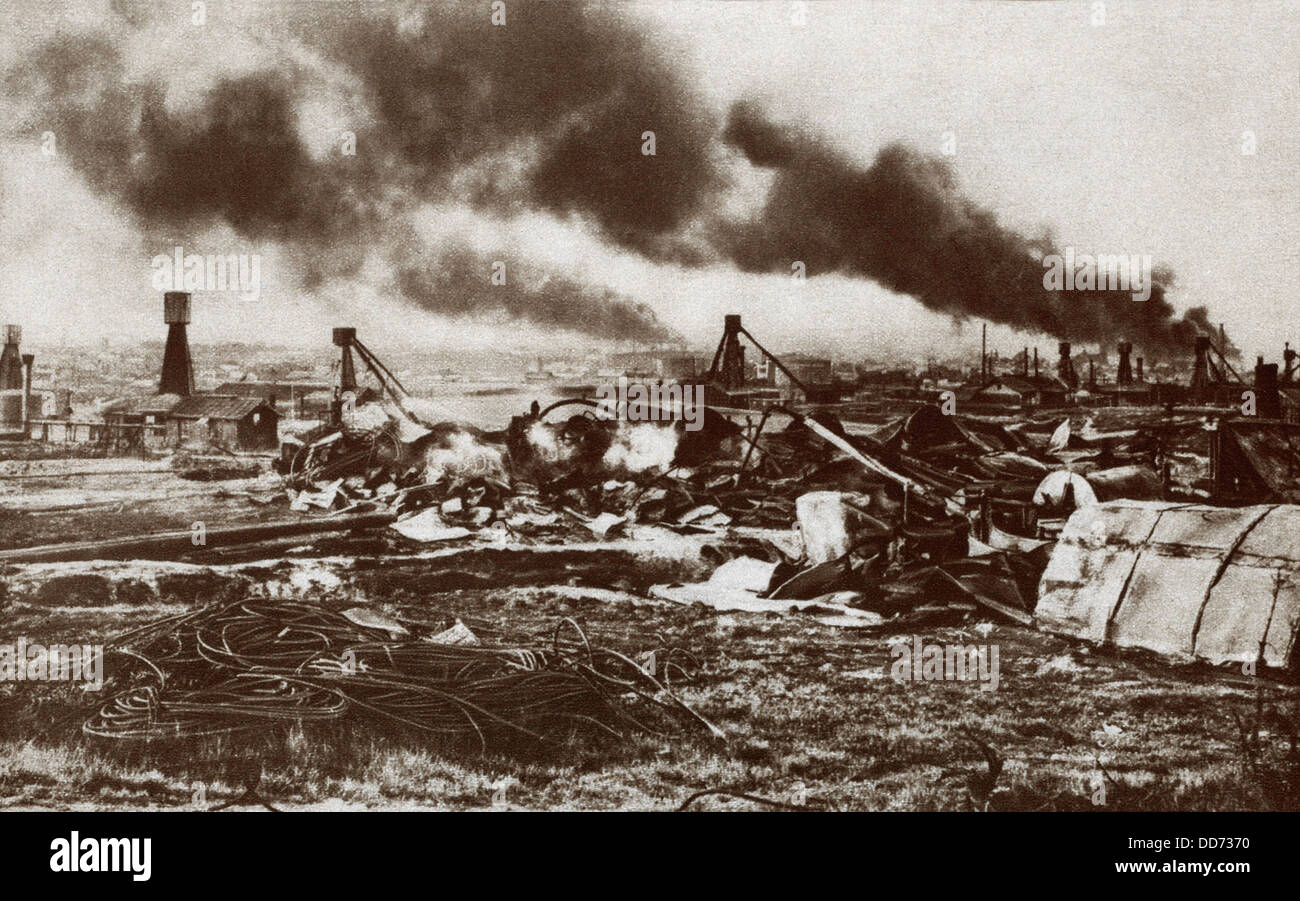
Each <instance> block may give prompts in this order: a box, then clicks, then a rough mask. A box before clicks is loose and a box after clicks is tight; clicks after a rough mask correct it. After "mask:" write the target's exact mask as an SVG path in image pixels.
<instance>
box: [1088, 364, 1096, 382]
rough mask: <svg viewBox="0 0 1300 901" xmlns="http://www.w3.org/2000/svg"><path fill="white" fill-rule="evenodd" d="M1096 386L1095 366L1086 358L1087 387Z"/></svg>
mask: <svg viewBox="0 0 1300 901" xmlns="http://www.w3.org/2000/svg"><path fill="white" fill-rule="evenodd" d="M1096 387H1097V367H1096V366H1095V365H1094V363H1093V361H1092V360H1091V359H1089V360H1088V388H1089V389H1094V390H1095V389H1096Z"/></svg>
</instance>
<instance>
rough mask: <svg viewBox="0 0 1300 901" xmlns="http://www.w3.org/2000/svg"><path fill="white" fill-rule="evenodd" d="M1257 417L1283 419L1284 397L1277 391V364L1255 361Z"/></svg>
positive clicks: (1261, 360)
mask: <svg viewBox="0 0 1300 901" xmlns="http://www.w3.org/2000/svg"><path fill="white" fill-rule="evenodd" d="M1255 415H1256V416H1258V417H1260V418H1261V419H1281V418H1282V395H1281V394H1280V393H1279V392H1278V390H1277V364H1276V363H1265V362H1264V358H1263V357H1259V358H1257V359H1256V361H1255Z"/></svg>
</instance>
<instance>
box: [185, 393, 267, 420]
mask: <svg viewBox="0 0 1300 901" xmlns="http://www.w3.org/2000/svg"><path fill="white" fill-rule="evenodd" d="M264 406H265V404H264V403H263V402H262V399H261V398H260V397H232V396H230V395H225V394H191V395H190V396H189V397H187V398H185V399H184V400H183V401H181V402H180V403H179V404H177V405H176V406H175V407H174V408H173V409H172V411H171V415H172V416H173V417H177V418H180V419H203V418H205V417H206V418H207V419H243V418H244V417H245V416H247V415H248V414H249V413H252V412H253V411H254V410H256V409H258V408H259V407H264ZM267 409H268V412H269V411H270V410H269V408H267Z"/></svg>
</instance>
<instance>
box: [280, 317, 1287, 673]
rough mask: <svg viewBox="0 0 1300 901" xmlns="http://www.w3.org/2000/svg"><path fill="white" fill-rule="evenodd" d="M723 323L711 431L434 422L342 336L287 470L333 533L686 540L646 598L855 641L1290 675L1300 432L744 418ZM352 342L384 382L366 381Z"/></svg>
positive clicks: (1275, 423)
mask: <svg viewBox="0 0 1300 901" xmlns="http://www.w3.org/2000/svg"><path fill="white" fill-rule="evenodd" d="M728 319H729V322H728V334H727V335H724V339H723V344H722V345H720V347H719V351H718V354H717V355H715V358H714V365H713V367H712V369H711V370H710V373H709V376H708V378H707V379H706V385H705V386H703V387H704V390H706V391H708V392H709V394H708V395H707V396H708V397H710V398H711V400H713V401H714V404H715V405H709V406H707V407H706V410H705V415H704V417H703V420H702V422H701V424H700V425H701V427H699V428H698V429H687V428H684V423H683V421H682V420H681V418H680V417H679V416H674V415H673V414H672V411H661V410H658V409H655V408H653V407H650V408H648V409H647V410H642V411H640V415H639V416H636V417H633V418H629V417H628V416H627V415H625V414H626V413H627V411H626V409H622V410H620V409H613V410H611V408H610V407H609V405H608V404H606V403H598V402H596V401H594V400H592V399H590V398H569V399H565V400H561V401H557V402H555V403H553V404H551V405H549V406H547V407H545V408H542V407H540V406H539V405H538V404H537V403H536V402H534V403H533V405H532V407H531V409H530V410H528V411H527V412H525V413H522V414H520V415H516V416H514V417H513V418H512V419H511V421H510V423H509V424H508V426H507V427H506V428H505V429H504V430H501V431H487V430H483V429H480V428H476V427H474V426H471V425H467V424H464V423H459V422H453V421H444V420H437V419H436V418H435V417H430V416H428V415H427V410H426V409H424V408H423V407H422V405H421V403H420V402H418V401H415V400H413V399H412V398H411V397H410V395H409V394H408V393H407V392H406V391H405V389H404V388H403V387H402V386H401V383H400V382H399V381H398V380H397V379H396V377H394V376H393V375H392V373H391V372H389V371H388V369H387V368H386V367H385V366H384V365H383V364H382V362H380V361H379V360H378V358H377V357H375V356H374V354H373V353H371V352H370V351H369V350H367V349H366V348H365V346H364V345H363V344H361V343H360V341H358V340H357V339H356V335H355V332H354V331H352V330H336V333H335V343H336V344H338V346H339V347H340V348H341V351H342V361H341V366H340V371H341V379H340V385H339V392H338V397H339V401H338V403H337V406H336V416H335V418H334V420H333V421H332V422H330V423H327V424H325V425H323V426H321V427H320V428H319V429H317V430H316V431H315V432H314V433H311V434H308V435H305V436H303V438H302V440H301V441H291V442H290V443H288V444H286V447H285V452H284V454H283V455H282V458H281V460H280V462H279V464H278V466H279V469H280V470H281V471H282V473H283V474H284V476H285V478H286V480H287V484H288V486H289V488H290V494H291V496H292V497H293V506H294V508H295V509H297V510H302V511H305V510H309V509H311V508H313V507H315V508H317V509H319V510H321V511H322V513H324V514H326V515H327V516H328V518H330V519H334V520H337V521H338V522H339V525H340V527H342V526H344V525H346V523H347V521H348V517H350V516H356V517H362V516H374V515H376V514H381V515H386V518H385V519H384V520H383V522H384V523H385V524H387V526H388V528H387V530H386V534H387V536H388V537H387V538H386V540H387V541H389V542H396V543H401V542H414V543H417V544H418V543H428V542H442V543H446V542H450V543H453V544H454V543H462V544H471V545H472V544H474V543H479V542H488V543H493V544H497V545H501V544H511V543H516V544H523V545H554V544H566V543H582V542H592V541H596V542H619V541H631V542H634V543H648V544H646V546H647V547H649V546H653V543H655V542H657V541H663V540H671V539H675V538H682V537H688V538H695V539H697V540H700V542H701V543H700V548H701V553H702V554H703V555H705V556H706V557H707V558H708V559H709V562H710V566H711V567H712V569H711V572H710V573H709V575H708V578H707V579H706V580H704V581H697V582H692V583H664V584H654V585H649V586H643V587H644V588H645V590H646V591H647V592H648V593H649V594H650V595H652V596H654V597H657V598H661V599H665V600H671V601H678V602H682V603H689V604H695V603H698V604H704V605H707V606H710V607H714V608H717V609H724V610H726V609H734V610H756V611H787V610H800V611H803V612H805V613H812V614H814V615H818V616H820V617H823V618H829V619H827V621H830V622H840V623H844V624H851V625H854V626H857V627H868V626H871V625H873V624H879V623H883V622H885V621H891V622H892V623H894V624H896V625H897V624H904V623H910V622H916V623H942V622H955V621H961V620H962V619H964V618H967V617H971V616H977V617H987V618H995V619H999V620H1003V621H1007V622H1010V623H1015V624H1018V625H1020V626H1023V627H1036V628H1042V629H1046V630H1049V631H1052V632H1056V633H1059V634H1062V635H1067V636H1071V637H1074V638H1078V639H1083V640H1085V641H1089V642H1093V643H1096V644H1099V645H1104V646H1107V647H1112V648H1117V649H1118V648H1140V649H1145V650H1148V651H1154V652H1156V653H1158V654H1161V655H1165V656H1166V657H1167V658H1170V659H1175V660H1178V659H1180V660H1185V661H1199V662H1204V663H1210V664H1224V663H1230V662H1250V663H1254V662H1258V663H1260V664H1261V665H1262V666H1264V667H1266V668H1267V669H1268V670H1269V671H1270V672H1272V673H1274V674H1275V675H1278V676H1282V677H1291V676H1294V675H1295V673H1296V670H1297V655H1296V653H1295V639H1296V634H1297V629H1298V628H1300V600H1298V599H1297V598H1298V597H1300V596H1298V595H1297V594H1296V590H1297V589H1296V588H1295V586H1294V584H1293V582H1292V574H1293V572H1294V571H1295V570H1296V568H1297V564H1298V563H1300V550H1297V549H1296V548H1294V547H1292V545H1294V544H1295V541H1294V540H1293V534H1294V531H1295V530H1294V529H1291V528H1288V525H1287V524H1288V523H1290V522H1291V521H1292V520H1293V519H1294V518H1295V510H1296V509H1300V508H1297V507H1292V506H1290V504H1293V503H1296V502H1297V501H1300V488H1297V483H1296V481H1295V472H1296V471H1297V465H1298V464H1300V449H1298V446H1297V445H1296V444H1295V439H1296V438H1298V437H1300V435H1296V434H1295V431H1296V428H1297V427H1295V426H1293V425H1291V424H1289V423H1286V422H1283V421H1281V420H1280V419H1277V420H1271V419H1270V420H1265V419H1261V418H1256V417H1243V416H1232V415H1226V414H1225V415H1221V416H1212V415H1207V414H1206V413H1205V411H1204V410H1200V411H1197V410H1195V409H1193V410H1192V411H1191V412H1180V413H1177V414H1176V413H1175V412H1174V409H1173V407H1172V405H1167V406H1166V407H1165V408H1164V409H1163V410H1159V409H1156V410H1154V411H1153V410H1152V409H1151V408H1147V409H1145V410H1144V411H1142V413H1141V415H1138V411H1137V410H1136V409H1134V408H1130V409H1125V408H1123V407H1112V408H1095V409H1090V410H1087V411H1086V412H1082V411H1079V410H1078V409H1075V408H1066V409H1064V410H1062V411H1060V412H1057V413H1055V414H1053V412H1052V411H1049V410H1042V411H1040V412H1037V413H1036V414H1035V415H1033V416H1032V417H1029V418H1027V419H1024V420H1022V421H1016V422H1005V421H1003V422H1000V421H998V419H997V417H990V416H977V415H963V414H960V413H956V412H953V411H945V409H944V408H943V405H940V404H933V403H923V402H922V403H916V404H912V405H911V409H908V410H906V411H904V412H902V413H900V415H897V416H895V417H893V418H892V419H891V420H889V421H887V422H885V423H883V424H874V425H864V424H861V423H854V422H848V423H846V422H844V421H841V419H840V418H839V417H838V416H837V415H836V412H835V408H833V407H830V406H821V407H819V406H817V405H804V406H802V407H801V408H798V409H796V408H795V406H794V405H779V406H778V405H768V406H767V407H766V408H764V409H763V410H762V415H761V418H760V419H759V421H758V422H757V423H755V422H754V417H753V416H751V415H749V414H748V413H746V412H745V411H743V410H738V409H736V408H735V407H731V406H728V404H729V403H730V402H734V397H735V395H734V393H732V394H728V393H727V391H728V389H734V387H735V385H734V383H728V380H727V378H726V369H727V366H728V365H729V364H728V356H729V354H730V353H731V351H730V350H728V347H727V345H728V340H729V338H730V339H731V340H733V341H734V340H735V339H736V338H738V337H739V336H740V335H741V334H743V335H746V336H748V333H747V332H745V331H744V330H743V328H741V327H740V325H739V317H734V321H731V320H732V319H733V317H728ZM751 341H752V338H751ZM752 343H753V344H754V345H755V346H756V347H757V348H758V350H759V352H760V353H762V354H764V355H766V356H768V357H769V358H770V359H771V360H772V362H773V363H774V364H775V365H776V366H781V365H782V364H781V362H780V360H779V359H778V358H776V357H774V356H772V355H770V354H768V352H767V351H766V349H764V348H762V346H761V345H759V344H758V342H757V341H752ZM1124 349H1125V348H1121V350H1122V351H1123V350H1124ZM1197 349H1198V353H1201V352H1203V350H1204V347H1203V343H1202V342H1199V341H1198V348H1197ZM354 350H355V351H356V353H357V355H358V356H360V357H361V359H362V360H363V361H364V362H365V364H366V366H367V367H368V368H369V369H370V370H371V372H372V373H373V375H374V376H375V380H376V382H377V383H378V386H379V387H378V389H365V390H364V391H358V389H357V382H356V377H355V372H354V363H353V360H352V351H354ZM1026 359H1027V357H1026ZM1140 365H1141V361H1139V367H1140ZM791 379H792V380H795V377H794V376H793V375H791ZM800 387H804V386H802V385H800ZM807 396H808V397H809V398H811V397H813V396H814V392H813V391H811V390H810V391H808V392H807ZM357 398H359V400H358V399H357ZM738 414H739V415H738ZM741 422H743V424H741ZM715 539H716V540H715ZM709 555H711V556H709Z"/></svg>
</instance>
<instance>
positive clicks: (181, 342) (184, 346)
mask: <svg viewBox="0 0 1300 901" xmlns="http://www.w3.org/2000/svg"><path fill="white" fill-rule="evenodd" d="M163 322H165V323H167V347H166V349H165V350H164V351H163V364H162V377H161V378H160V379H159V380H158V393H159V394H179V395H180V396H181V397H189V396H190V395H191V394H193V393H194V361H193V360H192V359H191V358H190V342H189V337H188V335H187V334H186V331H185V327H186V326H187V325H189V322H190V295H189V294H188V293H187V292H185V291H168V292H167V293H165V294H164V295H163Z"/></svg>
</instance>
